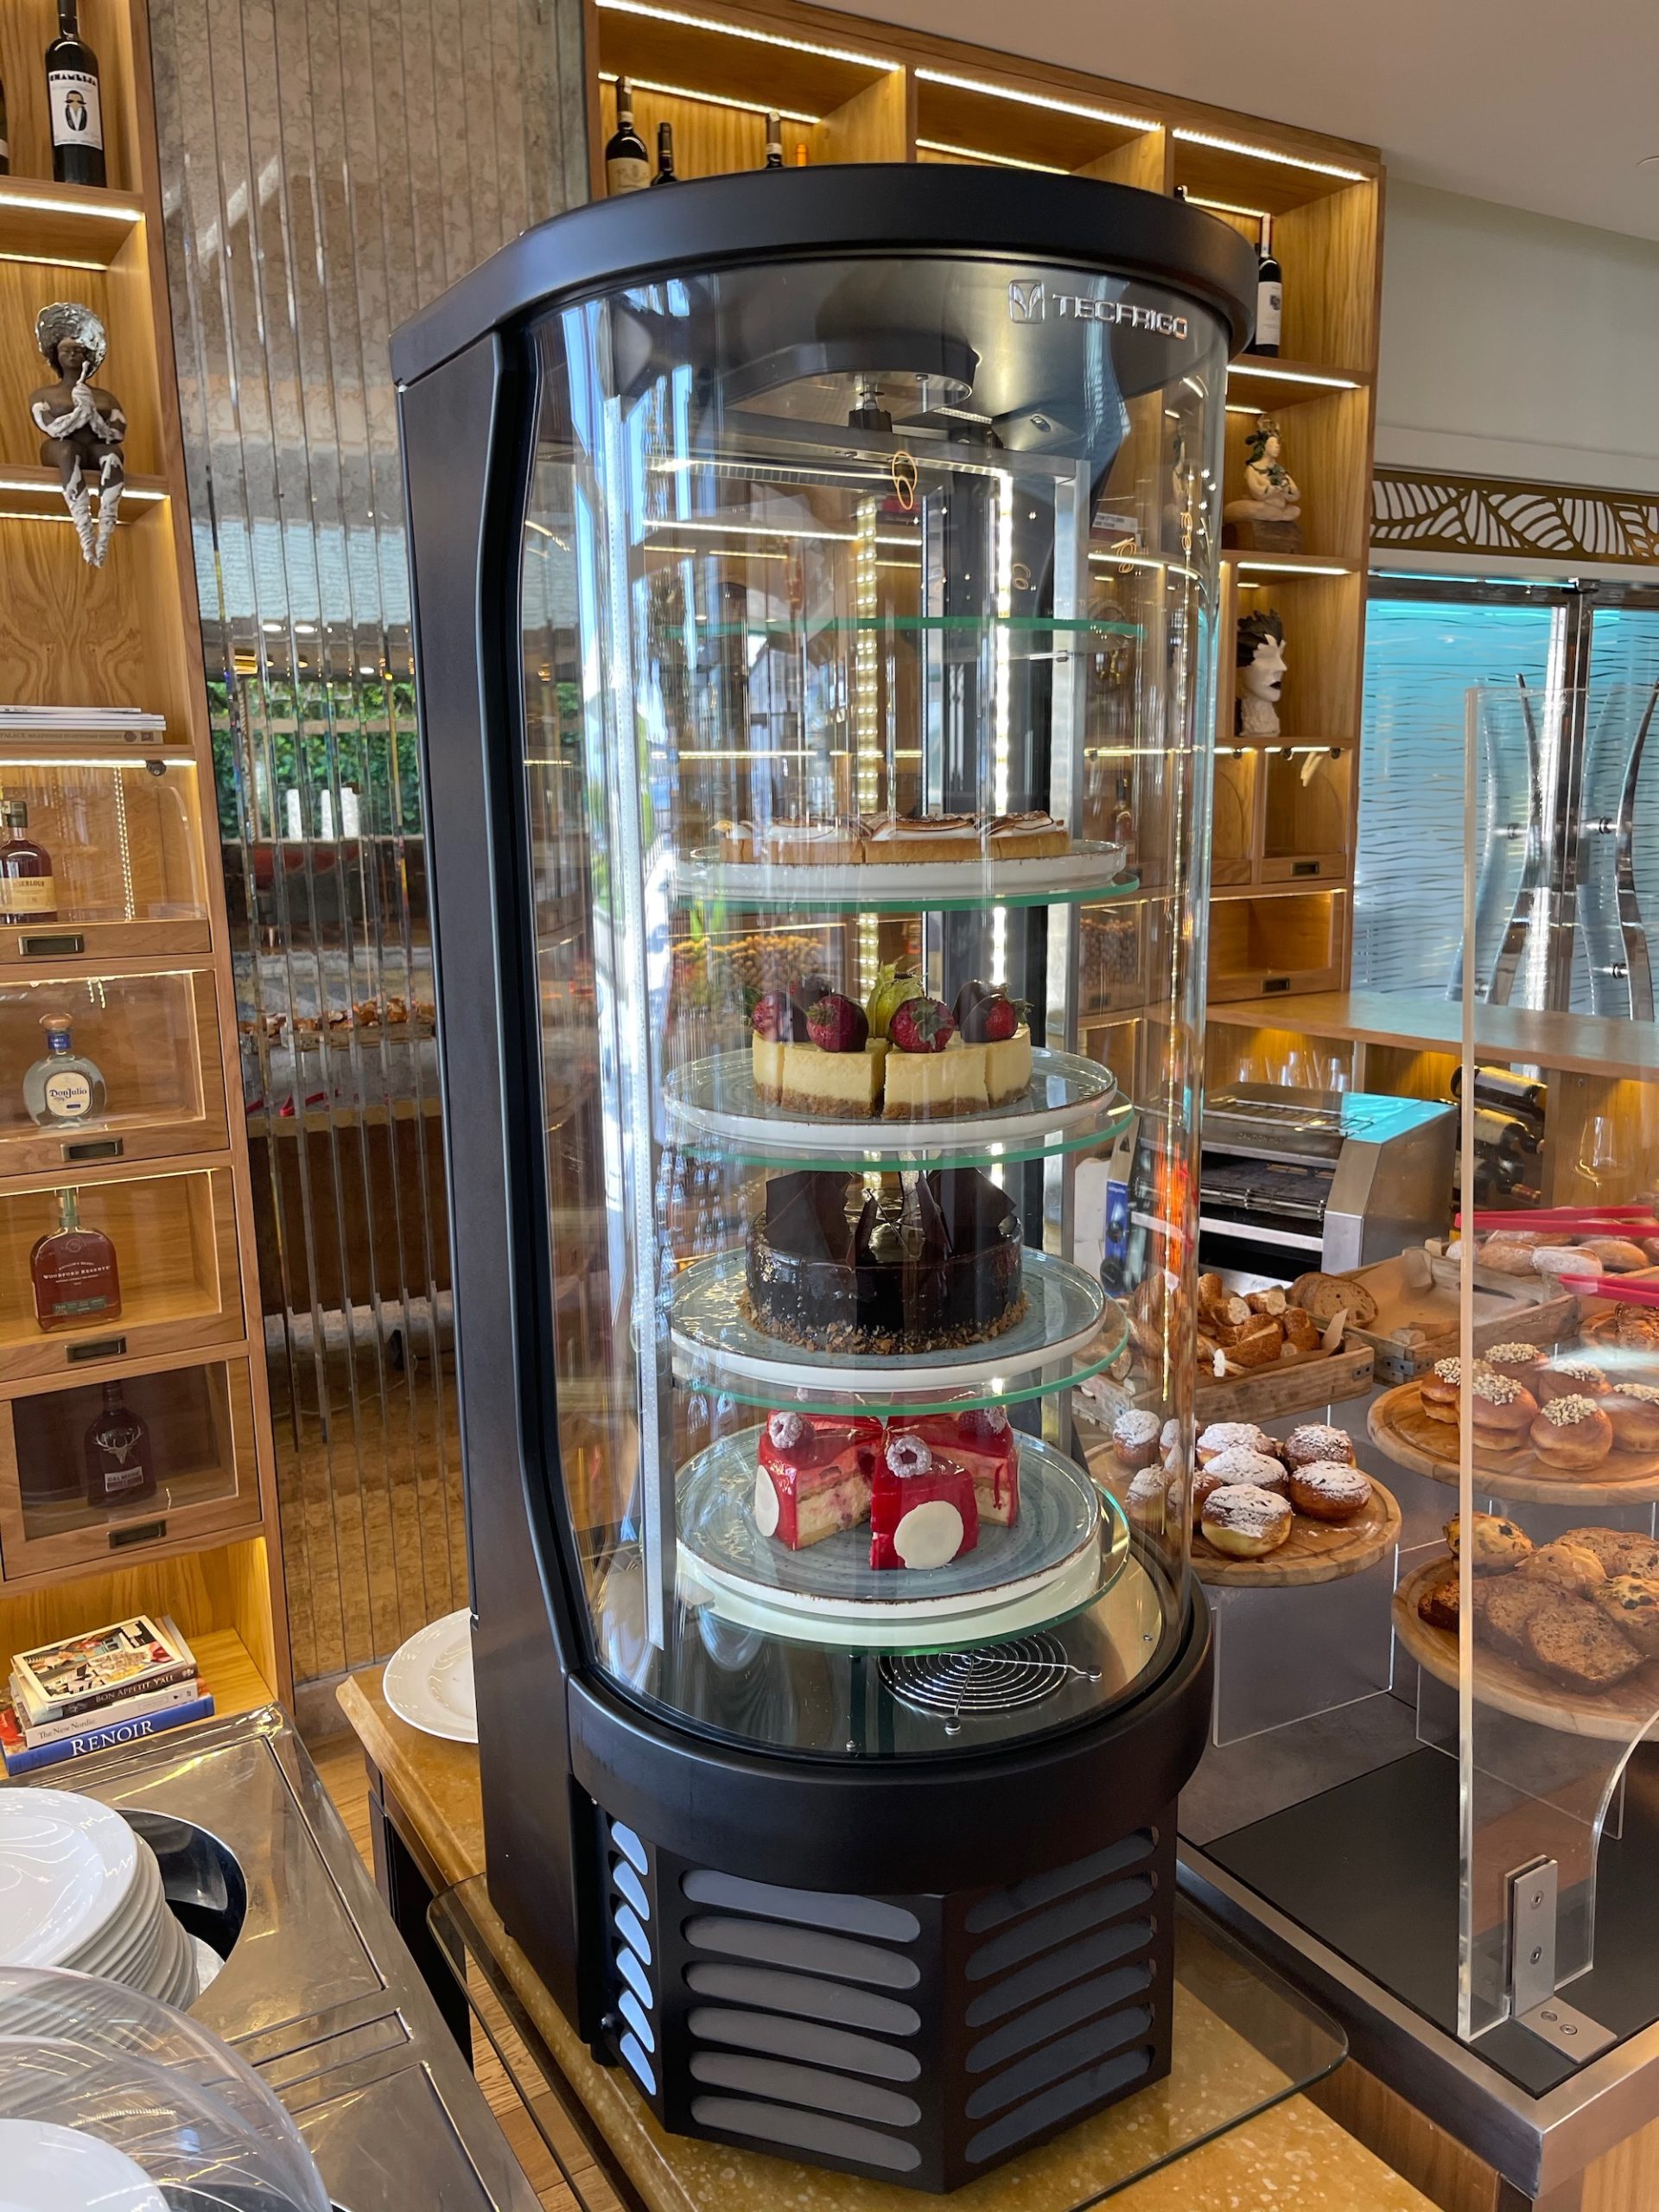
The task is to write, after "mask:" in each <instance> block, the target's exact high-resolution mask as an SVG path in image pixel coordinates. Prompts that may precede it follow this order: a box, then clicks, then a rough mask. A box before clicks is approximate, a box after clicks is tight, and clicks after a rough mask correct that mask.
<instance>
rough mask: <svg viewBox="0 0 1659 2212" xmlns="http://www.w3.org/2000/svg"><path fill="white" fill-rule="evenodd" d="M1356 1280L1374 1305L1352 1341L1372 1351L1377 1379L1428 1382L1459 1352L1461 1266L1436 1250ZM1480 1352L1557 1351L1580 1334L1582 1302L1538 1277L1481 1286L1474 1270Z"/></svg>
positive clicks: (1386, 1263) (1388, 1263) (1405, 1256)
mask: <svg viewBox="0 0 1659 2212" xmlns="http://www.w3.org/2000/svg"><path fill="white" fill-rule="evenodd" d="M1353 1280H1354V1281H1356V1282H1357V1283H1360V1284H1362V1285H1363V1287H1364V1288H1365V1289H1367V1290H1368V1291H1370V1294H1371V1296H1372V1297H1373V1298H1374V1299H1375V1300H1376V1306H1377V1313H1376V1319H1375V1320H1373V1321H1372V1322H1371V1323H1370V1325H1369V1327H1365V1328H1360V1327H1357V1326H1356V1325H1354V1324H1353V1323H1350V1324H1349V1326H1348V1331H1347V1334H1348V1336H1349V1338H1350V1339H1351V1341H1353V1342H1355V1343H1357V1344H1370V1346H1371V1347H1372V1349H1373V1350H1374V1351H1375V1352H1376V1369H1377V1373H1378V1375H1379V1376H1381V1377H1382V1378H1383V1380H1384V1381H1387V1382H1391V1383H1404V1382H1408V1381H1409V1380H1410V1378H1411V1377H1412V1376H1414V1375H1423V1374H1426V1373H1427V1370H1429V1369H1430V1368H1431V1367H1433V1364H1434V1363H1435V1361H1436V1360H1439V1359H1445V1358H1447V1357H1450V1356H1451V1355H1452V1354H1453V1353H1455V1352H1456V1351H1457V1349H1458V1322H1459V1313H1458V1306H1459V1283H1458V1268H1457V1262H1456V1261H1455V1260H1453V1261H1446V1260H1443V1259H1437V1258H1435V1257H1434V1255H1433V1251H1432V1250H1431V1249H1427V1248H1425V1249H1423V1250H1421V1251H1418V1250H1412V1251H1407V1252H1402V1253H1400V1254H1398V1255H1396V1256H1395V1258H1394V1259H1391V1260H1381V1261H1378V1262H1376V1264H1375V1265H1373V1266H1371V1267H1369V1268H1357V1270H1356V1271H1355V1274H1354V1276H1353ZM1475 1282H1476V1291H1477V1295H1476V1298H1475V1315H1474V1324H1475V1350H1476V1351H1485V1350H1486V1348H1487V1346H1488V1345H1490V1344H1505V1343H1510V1342H1518V1343H1522V1344H1559V1343H1561V1342H1563V1341H1566V1340H1569V1339H1571V1338H1573V1337H1575V1336H1576V1335H1577V1334H1578V1327H1579V1302H1578V1300H1577V1299H1575V1298H1571V1297H1567V1296H1565V1295H1561V1294H1554V1293H1552V1292H1551V1290H1550V1288H1549V1286H1548V1284H1546V1283H1545V1282H1543V1281H1541V1279H1540V1278H1539V1277H1537V1276H1533V1277H1532V1278H1530V1280H1529V1281H1527V1280H1523V1279H1521V1278H1518V1277H1515V1276H1510V1277H1507V1278H1506V1277H1504V1276H1503V1275H1494V1276H1492V1278H1491V1281H1490V1282H1486V1283H1483V1281H1482V1279H1481V1275H1480V1274H1479V1271H1478V1270H1477V1273H1476V1277H1475Z"/></svg>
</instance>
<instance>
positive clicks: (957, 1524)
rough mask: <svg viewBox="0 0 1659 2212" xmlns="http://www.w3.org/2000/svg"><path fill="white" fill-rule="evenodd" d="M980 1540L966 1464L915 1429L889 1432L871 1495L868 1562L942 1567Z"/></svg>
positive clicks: (975, 1508) (975, 1506) (975, 1505)
mask: <svg viewBox="0 0 1659 2212" xmlns="http://www.w3.org/2000/svg"><path fill="white" fill-rule="evenodd" d="M978 1541H979V1507H978V1504H977V1503H976V1500H975V1497H974V1478H973V1477H972V1475H970V1474H969V1471H968V1470H967V1468H966V1467H964V1466H963V1465H962V1464H961V1463H960V1462H959V1461H958V1460H956V1459H950V1458H949V1457H948V1456H947V1455H946V1454H945V1453H944V1452H935V1451H934V1450H933V1449H932V1447H931V1446H930V1445H929V1444H928V1443H926V1442H925V1440H924V1439H923V1438H921V1437H919V1436H917V1435H915V1434H913V1433H912V1434H909V1435H901V1436H890V1437H889V1438H888V1439H887V1449H886V1451H885V1452H883V1453H882V1454H881V1458H880V1463H879V1465H877V1467H876V1471H875V1482H874V1489H873V1491H872V1492H871V1497H870V1565H871V1566H872V1567H944V1566H946V1565H948V1563H949V1562H950V1560H953V1559H959V1558H960V1557H961V1556H962V1554H963V1552H970V1551H972V1550H973V1549H974V1548H975V1546H976V1544H977V1543H978Z"/></svg>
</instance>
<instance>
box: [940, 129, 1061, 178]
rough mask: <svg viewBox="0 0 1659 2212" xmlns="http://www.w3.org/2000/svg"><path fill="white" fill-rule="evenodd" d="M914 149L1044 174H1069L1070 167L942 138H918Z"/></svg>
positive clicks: (1001, 167) (967, 160)
mask: <svg viewBox="0 0 1659 2212" xmlns="http://www.w3.org/2000/svg"><path fill="white" fill-rule="evenodd" d="M916 150H917V151H918V153H922V154H950V155H953V156H956V157H957V159H959V160H961V161H964V162H988V164H989V166H990V167H991V168H998V169H1038V170H1040V171H1041V173H1042V174H1043V175H1045V176H1070V175H1071V171H1070V169H1065V168H1061V167H1060V166H1059V164H1058V162H1022V161H1021V160H1020V158H1019V156H1017V155H1015V154H993V153H991V152H989V151H988V149H986V148H984V147H982V146H953V145H951V144H950V143H949V142H948V141H947V140H945V139H944V138H918V140H917V141H916Z"/></svg>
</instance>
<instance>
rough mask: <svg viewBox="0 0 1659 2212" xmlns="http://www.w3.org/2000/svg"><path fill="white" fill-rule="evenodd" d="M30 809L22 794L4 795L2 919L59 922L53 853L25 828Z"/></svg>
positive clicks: (0, 804)
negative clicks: (9, 796)
mask: <svg viewBox="0 0 1659 2212" xmlns="http://www.w3.org/2000/svg"><path fill="white" fill-rule="evenodd" d="M28 827H29V809H28V808H27V807H26V806H25V805H24V804H23V802H22V799H20V798H8V799H0V830H3V831H4V833H5V836H4V842H3V843H0V922H55V921H56V920H57V918H58V893H57V887H56V885H55V884H54V882H53V880H52V855H51V854H50V853H48V851H47V849H46V848H45V847H44V846H43V845H37V844H36V843H35V841H34V839H33V838H32V837H26V836H24V835H23V832H24V831H25V830H26V829H28Z"/></svg>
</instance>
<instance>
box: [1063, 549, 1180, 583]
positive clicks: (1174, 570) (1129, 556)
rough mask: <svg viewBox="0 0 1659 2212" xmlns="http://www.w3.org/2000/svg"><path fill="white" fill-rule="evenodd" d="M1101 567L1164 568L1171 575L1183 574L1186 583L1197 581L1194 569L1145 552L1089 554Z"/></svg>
mask: <svg viewBox="0 0 1659 2212" xmlns="http://www.w3.org/2000/svg"><path fill="white" fill-rule="evenodd" d="M1089 558H1090V561H1092V562H1093V563H1095V565H1096V568H1101V569H1166V570H1167V571H1168V572H1169V574H1170V575H1172V576H1185V578H1186V580H1187V582H1188V583H1192V584H1195V583H1197V582H1198V570H1197V569H1189V568H1186V567H1185V566H1184V565H1183V564H1182V563H1180V562H1179V561H1160V560H1157V559H1155V558H1154V556H1152V555H1150V554H1147V553H1091V554H1090V556H1089Z"/></svg>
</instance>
